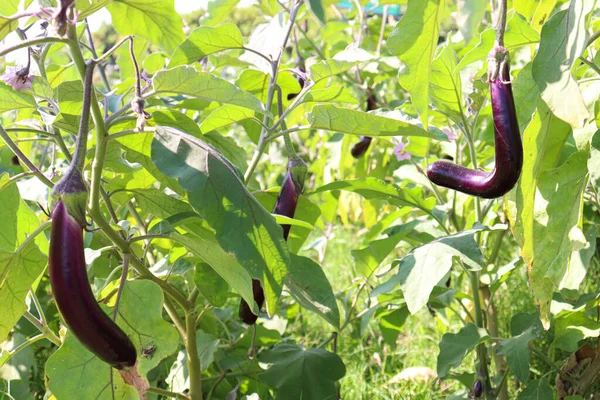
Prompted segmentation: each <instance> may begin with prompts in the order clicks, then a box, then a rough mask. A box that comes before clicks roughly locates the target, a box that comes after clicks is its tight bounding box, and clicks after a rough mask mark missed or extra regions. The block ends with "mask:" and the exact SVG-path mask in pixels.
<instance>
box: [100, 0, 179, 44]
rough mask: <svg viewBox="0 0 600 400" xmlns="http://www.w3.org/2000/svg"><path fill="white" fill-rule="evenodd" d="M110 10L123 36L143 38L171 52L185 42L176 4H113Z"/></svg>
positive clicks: (147, 0) (126, 0)
mask: <svg viewBox="0 0 600 400" xmlns="http://www.w3.org/2000/svg"><path fill="white" fill-rule="evenodd" d="M107 8H108V11H110V14H111V16H112V24H113V26H114V28H115V29H116V30H117V32H119V33H120V34H122V35H140V36H141V37H143V38H145V39H147V40H149V41H150V42H152V43H154V44H156V45H158V46H160V47H162V48H163V49H165V50H167V51H168V52H172V51H173V50H175V48H176V47H177V46H178V45H179V44H180V43H181V42H183V40H184V39H185V36H184V35H183V22H182V21H181V16H180V15H179V14H178V13H177V12H176V11H175V6H174V1H173V0H114V1H113V2H111V3H110V4H108V5H107Z"/></svg>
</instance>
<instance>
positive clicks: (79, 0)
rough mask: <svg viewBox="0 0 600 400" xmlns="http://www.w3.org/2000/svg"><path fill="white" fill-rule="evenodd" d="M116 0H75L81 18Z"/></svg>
mask: <svg viewBox="0 0 600 400" xmlns="http://www.w3.org/2000/svg"><path fill="white" fill-rule="evenodd" d="M113 1H114V0H75V7H76V8H77V11H78V12H79V14H78V17H79V19H80V20H81V19H83V18H85V17H87V16H89V15H92V14H93V13H95V12H96V11H99V10H101V9H103V8H104V7H106V6H107V5H108V4H110V3H112V2H113Z"/></svg>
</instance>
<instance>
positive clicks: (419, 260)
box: [394, 225, 484, 314]
mask: <svg viewBox="0 0 600 400" xmlns="http://www.w3.org/2000/svg"><path fill="white" fill-rule="evenodd" d="M483 229H484V227H483V226H482V225H480V227H478V228H474V229H470V230H467V231H463V232H459V233H455V234H454V235H449V236H444V237H441V238H438V239H435V240H433V241H431V242H429V243H427V244H424V245H422V246H420V247H417V248H415V249H413V250H412V251H411V252H410V253H408V254H407V255H406V256H405V257H404V258H402V259H400V260H397V261H394V265H398V266H399V269H398V278H399V280H400V288H401V289H402V293H403V294H404V299H405V300H406V305H407V306H408V310H409V311H410V312H411V314H415V313H416V312H417V311H419V310H420V309H421V308H423V306H425V304H427V301H428V299H429V295H430V294H431V291H432V290H433V288H434V287H435V285H437V284H438V282H439V281H440V280H441V279H442V278H443V277H444V276H445V275H446V274H447V273H448V271H450V269H451V268H452V262H453V260H454V257H457V258H459V259H460V260H461V261H462V262H463V263H464V264H465V265H466V266H468V267H470V269H472V270H479V269H481V265H482V262H483V256H482V254H481V250H480V249H479V246H478V245H477V242H476V241H475V233H477V232H481V231H482V230H483Z"/></svg>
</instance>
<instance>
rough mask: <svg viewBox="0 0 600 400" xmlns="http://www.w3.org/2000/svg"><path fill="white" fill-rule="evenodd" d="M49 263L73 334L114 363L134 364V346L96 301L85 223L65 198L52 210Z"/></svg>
mask: <svg viewBox="0 0 600 400" xmlns="http://www.w3.org/2000/svg"><path fill="white" fill-rule="evenodd" d="M48 263H49V271H50V283H51V285H52V292H53V294H54V299H55V300H56V305H57V307H58V310H59V311H60V313H61V315H62V316H63V319H64V321H65V323H66V325H67V326H68V327H69V330H71V332H72V333H73V335H75V337H76V338H77V339H78V340H79V341H80V342H81V343H82V344H83V345H84V346H85V347H86V348H87V349H88V350H89V351H91V352H92V353H94V354H95V355H96V356H98V358H100V359H101V360H102V361H104V362H106V363H108V364H110V365H111V366H113V367H115V368H117V369H126V368H130V367H133V366H134V365H135V362H136V359H137V351H136V349H135V346H134V345H133V343H132V342H131V339H129V337H128V336H127V334H126V333H125V332H123V330H122V329H121V328H119V326H118V325H117V324H116V323H114V322H113V321H112V319H110V318H109V316H108V315H106V314H105V313H104V311H102V309H101V308H100V306H99V305H98V303H97V302H96V300H95V298H94V294H93V292H92V289H91V288H90V285H89V282H88V276H87V270H86V265H85V256H84V246H83V227H82V226H81V224H80V223H79V222H78V221H77V220H76V219H75V218H74V217H72V216H71V215H70V214H69V213H68V212H67V208H66V206H65V204H64V203H63V202H62V200H60V201H58V203H57V204H56V206H55V208H54V211H53V212H52V232H51V238H50V254H49V261H48Z"/></svg>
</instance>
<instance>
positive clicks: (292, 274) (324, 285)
mask: <svg viewBox="0 0 600 400" xmlns="http://www.w3.org/2000/svg"><path fill="white" fill-rule="evenodd" d="M285 285H286V286H287V288H288V290H289V292H290V294H291V295H292V297H293V298H294V299H295V300H296V301H297V302H298V304H300V305H301V306H302V307H304V308H306V309H307V310H310V311H312V312H314V313H316V314H317V315H319V316H320V317H322V318H323V319H324V320H325V321H327V322H328V323H329V324H330V325H331V326H333V327H334V328H335V329H336V330H337V329H339V327H340V312H339V310H338V306H337V301H336V299H335V295H334V294H333V289H332V288H331V284H330V283H329V281H328V280H327V277H326V276H325V273H324V272H323V269H322V268H321V266H320V265H319V264H317V263H315V262H314V261H313V260H311V259H310V258H307V257H302V256H297V255H294V254H292V255H291V263H290V266H289V269H288V274H287V276H286V280H285Z"/></svg>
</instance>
